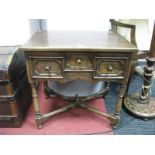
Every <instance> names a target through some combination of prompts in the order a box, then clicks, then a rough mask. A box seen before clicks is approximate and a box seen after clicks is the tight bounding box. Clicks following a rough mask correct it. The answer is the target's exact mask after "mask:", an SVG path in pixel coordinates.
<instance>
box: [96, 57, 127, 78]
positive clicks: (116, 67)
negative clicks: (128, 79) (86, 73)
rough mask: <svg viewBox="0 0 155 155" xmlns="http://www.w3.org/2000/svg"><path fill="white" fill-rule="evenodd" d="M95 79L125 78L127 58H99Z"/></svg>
mask: <svg viewBox="0 0 155 155" xmlns="http://www.w3.org/2000/svg"><path fill="white" fill-rule="evenodd" d="M95 61H96V69H95V78H116V79H123V78H124V77H125V68H126V63H127V58H118V59H117V58H100V57H97V58H96V59H95Z"/></svg>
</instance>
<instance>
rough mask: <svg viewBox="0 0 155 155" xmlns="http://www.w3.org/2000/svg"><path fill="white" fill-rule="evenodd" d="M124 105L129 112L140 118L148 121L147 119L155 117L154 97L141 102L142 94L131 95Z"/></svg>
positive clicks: (127, 97)
mask: <svg viewBox="0 0 155 155" xmlns="http://www.w3.org/2000/svg"><path fill="white" fill-rule="evenodd" d="M124 105H125V107H126V109H127V110H128V111H129V112H131V113H132V114H134V115H136V116H138V117H140V118H144V119H146V120H147V118H153V117H155V98H153V97H148V98H147V99H145V100H144V99H143V100H141V99H140V94H138V93H135V94H131V95H129V96H126V97H125V99H124Z"/></svg>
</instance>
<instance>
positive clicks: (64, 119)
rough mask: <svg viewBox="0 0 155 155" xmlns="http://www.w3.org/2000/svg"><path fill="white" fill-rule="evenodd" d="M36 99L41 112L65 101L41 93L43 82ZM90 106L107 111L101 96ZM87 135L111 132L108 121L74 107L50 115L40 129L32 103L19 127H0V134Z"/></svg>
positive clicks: (63, 103) (56, 106) (49, 110)
mask: <svg viewBox="0 0 155 155" xmlns="http://www.w3.org/2000/svg"><path fill="white" fill-rule="evenodd" d="M38 99H39V102H40V109H41V112H42V113H43V114H44V113H47V112H51V111H52V110H54V109H55V108H58V107H62V106H63V105H66V104H67V103H66V102H64V100H62V99H58V98H55V97H54V98H52V99H51V98H50V99H46V98H45V95H44V93H43V83H40V84H39V87H38ZM88 104H89V105H90V106H92V107H95V108H97V109H99V110H100V111H103V112H105V113H106V112H107V111H106V107H105V104H104V99H103V98H98V99H96V100H92V101H90V102H89V103H88ZM77 134H80V135H89V134H108V135H109V134H113V129H112V127H111V125H110V121H109V120H108V119H107V118H105V117H101V116H98V115H96V114H94V113H92V112H90V111H87V110H86V109H82V108H74V109H71V110H69V111H67V112H64V113H61V114H59V115H55V116H53V117H51V118H50V119H49V120H48V121H47V122H46V123H44V125H43V128H42V129H37V128H36V124H35V118H34V110H33V105H31V107H30V109H29V110H28V113H27V116H26V118H25V121H24V122H23V124H22V127H21V128H0V135H77Z"/></svg>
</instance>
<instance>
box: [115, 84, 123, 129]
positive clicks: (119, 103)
mask: <svg viewBox="0 0 155 155" xmlns="http://www.w3.org/2000/svg"><path fill="white" fill-rule="evenodd" d="M125 92H126V84H121V85H120V91H119V94H118V99H117V101H116V107H115V111H114V121H113V122H112V126H113V128H117V126H118V125H119V121H120V112H121V109H122V103H123V98H124V95H125Z"/></svg>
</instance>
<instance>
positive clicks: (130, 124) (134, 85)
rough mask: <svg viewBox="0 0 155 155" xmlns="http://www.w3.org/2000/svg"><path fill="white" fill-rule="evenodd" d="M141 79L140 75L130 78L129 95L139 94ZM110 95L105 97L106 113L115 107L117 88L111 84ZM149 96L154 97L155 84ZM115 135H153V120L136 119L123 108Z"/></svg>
mask: <svg viewBox="0 0 155 155" xmlns="http://www.w3.org/2000/svg"><path fill="white" fill-rule="evenodd" d="M142 83H143V79H142V77H141V76H140V75H137V74H135V75H134V76H133V77H132V80H131V83H130V86H129V92H128V93H129V94H131V93H134V92H140V91H141V86H142ZM110 89H111V91H110V94H109V95H108V96H107V97H106V107H107V110H108V112H113V110H114V107H115V104H114V103H115V100H116V97H117V93H116V92H118V89H119V86H118V84H116V83H112V84H111V86H110ZM151 96H154V97H155V82H153V85H152V87H151ZM114 134H116V135H155V118H154V119H149V120H148V121H145V120H143V119H140V118H136V117H134V116H132V115H131V114H129V113H127V111H126V110H125V108H123V110H122V111H121V121H120V126H119V127H118V128H117V129H115V130H114Z"/></svg>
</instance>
